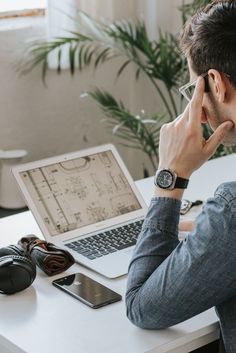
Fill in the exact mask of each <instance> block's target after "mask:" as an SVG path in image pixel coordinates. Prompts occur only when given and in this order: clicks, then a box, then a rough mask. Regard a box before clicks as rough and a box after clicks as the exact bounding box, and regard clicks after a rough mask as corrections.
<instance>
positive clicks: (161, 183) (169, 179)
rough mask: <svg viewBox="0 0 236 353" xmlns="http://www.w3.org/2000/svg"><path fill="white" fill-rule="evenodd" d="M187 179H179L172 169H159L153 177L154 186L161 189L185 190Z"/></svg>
mask: <svg viewBox="0 0 236 353" xmlns="http://www.w3.org/2000/svg"><path fill="white" fill-rule="evenodd" d="M188 182H189V180H188V179H184V178H180V177H178V175H177V174H176V172H175V171H173V170H172V169H159V170H157V172H156V175H155V177H154V184H155V185H156V186H158V187H159V188H161V189H168V190H173V189H186V188H187V186H188Z"/></svg>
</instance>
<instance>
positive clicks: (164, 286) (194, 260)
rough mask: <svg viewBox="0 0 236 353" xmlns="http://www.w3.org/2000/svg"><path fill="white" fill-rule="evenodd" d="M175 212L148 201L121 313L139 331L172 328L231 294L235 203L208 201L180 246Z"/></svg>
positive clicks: (162, 202)
mask: <svg viewBox="0 0 236 353" xmlns="http://www.w3.org/2000/svg"><path fill="white" fill-rule="evenodd" d="M233 205H234V206H233ZM180 206H181V202H180V201H179V200H175V199H171V198H153V199H152V201H151V204H150V207H149V210H148V213H147V216H146V218H145V221H144V224H143V227H142V231H141V233H140V235H139V238H138V241H137V244H136V247H135V249H134V252H133V256H132V259H131V263H130V266H129V273H128V282H127V291H126V308H127V316H128V318H129V319H130V320H131V321H132V322H133V323H134V324H135V325H137V326H139V327H142V328H149V329H160V328H166V327H169V326H172V325H175V324H177V323H179V322H182V321H184V320H186V319H188V318H190V317H192V316H194V315H196V314H199V313H201V312H202V311H204V310H206V309H209V308H210V307H212V306H215V305H216V304H218V303H221V302H222V301H224V300H227V299H228V298H230V297H232V296H233V295H235V294H236V271H235V268H236V241H235V237H236V230H235V227H234V228H232V222H231V219H232V215H233V214H234V215H235V209H233V207H235V201H234V202H233V203H232V202H228V201H227V200H226V199H225V198H224V197H223V196H222V195H221V194H219V193H218V194H216V195H215V197H214V198H211V199H209V200H208V201H207V203H206V204H205V206H204V208H203V211H202V212H201V214H200V215H199V216H198V217H197V220H196V227H195V229H194V231H192V232H191V233H189V234H188V235H187V237H186V238H185V240H184V241H179V239H178V224H179V213H180ZM232 271H233V273H232ZM222 280H223V283H224V286H222Z"/></svg>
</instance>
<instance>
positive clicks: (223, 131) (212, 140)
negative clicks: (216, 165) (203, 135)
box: [204, 120, 234, 157]
mask: <svg viewBox="0 0 236 353" xmlns="http://www.w3.org/2000/svg"><path fill="white" fill-rule="evenodd" d="M233 126H234V124H233V122H232V121H229V120H228V121H225V122H223V123H222V124H220V125H219V126H218V128H217V129H216V130H215V132H214V133H213V134H212V135H211V136H210V137H209V139H208V140H207V142H206V145H205V148H204V149H205V152H206V154H207V155H208V156H209V157H210V156H212V155H213V154H214V152H215V150H216V149H217V147H219V145H220V144H221V143H222V142H223V140H224V138H225V137H226V136H227V135H228V133H229V131H230V130H231V129H232V127H233Z"/></svg>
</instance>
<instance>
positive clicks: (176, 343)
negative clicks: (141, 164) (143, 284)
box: [0, 155, 236, 353]
mask: <svg viewBox="0 0 236 353" xmlns="http://www.w3.org/2000/svg"><path fill="white" fill-rule="evenodd" d="M235 165H236V155H233V156H228V157H225V158H221V159H219V160H217V161H210V162H208V164H207V165H205V166H204V167H203V168H202V169H201V171H199V172H197V173H195V175H194V176H193V177H192V179H191V183H190V187H189V190H188V191H186V197H190V198H191V196H192V197H193V199H195V198H200V197H203V196H204V198H205V197H208V196H210V195H211V194H212V193H213V191H214V189H215V187H216V186H217V184H219V183H220V182H222V181H224V180H232V179H235V178H236V167H235ZM219 166H220V169H217V167H218V168H219ZM216 171H217V172H216ZM233 172H234V176H233V177H232V174H231V178H230V177H229V175H228V174H229V173H233ZM137 185H138V187H139V188H140V191H141V192H142V193H143V195H144V197H145V199H146V201H147V202H149V200H150V197H151V196H152V191H153V184H152V178H148V179H145V180H141V181H138V182H137ZM30 233H33V234H36V235H38V236H41V232H40V230H39V228H38V226H37V224H36V222H35V220H34V218H33V216H32V214H31V212H29V211H27V212H24V213H20V214H17V215H14V216H10V217H6V218H2V219H0V246H5V245H9V244H15V243H16V242H17V240H18V239H19V238H20V237H22V236H23V235H26V234H30ZM78 271H80V272H83V273H85V274H88V275H89V276H91V277H92V278H94V279H96V280H98V281H100V282H101V283H103V284H105V285H107V286H108V287H110V288H112V289H113V290H115V291H117V292H119V293H120V294H122V295H123V298H124V293H125V286H126V276H124V277H122V278H119V279H115V280H109V279H106V278H104V277H102V276H100V275H98V274H96V273H94V272H92V271H89V270H87V269H85V268H83V267H82V266H79V265H74V266H72V267H71V268H70V270H68V271H67V274H69V273H74V272H78ZM62 275H64V274H62ZM62 275H58V276H54V277H51V278H49V277H47V276H46V275H44V274H43V273H42V272H41V271H40V270H38V274H37V278H36V280H35V281H34V283H33V285H32V286H31V287H29V288H27V289H26V290H25V291H23V292H20V293H18V294H15V295H12V296H4V295H0V313H1V317H0V353H9V352H13V353H22V352H27V353H42V352H43V353H54V352H55V353H67V352H68V353H143V352H149V353H151V352H152V353H154V352H158V353H164V352H169V353H174V352H175V353H186V352H189V351H190V350H193V349H196V348H198V347H200V346H202V345H205V344H207V343H209V342H212V341H214V340H215V339H217V338H218V334H219V329H218V320H217V317H216V314H215V312H214V309H210V310H208V311H206V312H204V313H202V314H200V315H198V316H195V317H194V318H192V319H190V320H187V321H185V322H183V323H181V324H179V325H176V326H174V327H172V328H169V329H167V330H160V331H156V330H153V331H148V330H142V329H139V328H137V327H135V326H133V325H132V324H131V323H130V322H129V321H128V319H127V318H126V314H125V304H124V300H122V301H121V302H118V303H114V304H112V305H108V306H106V307H103V308H100V309H96V310H94V309H90V308H89V307H87V306H86V305H84V304H82V303H80V302H79V301H77V300H76V299H74V298H72V297H70V296H69V295H67V294H66V293H63V292H62V291H59V290H58V289H57V288H55V287H53V286H52V284H51V281H52V280H53V279H55V278H58V277H60V276H62Z"/></svg>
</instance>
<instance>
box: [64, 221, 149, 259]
mask: <svg viewBox="0 0 236 353" xmlns="http://www.w3.org/2000/svg"><path fill="white" fill-rule="evenodd" d="M142 224H143V220H140V221H137V222H134V223H130V224H126V225H124V226H122V227H118V228H115V229H111V230H108V231H105V232H102V233H98V234H95V235H92V236H90V237H88V238H84V239H81V240H76V241H73V242H71V243H68V244H65V245H66V246H67V247H68V248H70V249H72V250H74V251H76V252H78V253H79V254H81V255H83V256H85V257H87V258H88V259H90V260H94V259H96V258H98V257H101V256H105V255H108V254H111V253H113V252H116V251H119V250H123V249H125V248H128V247H130V246H132V245H135V244H136V241H137V238H138V235H139V233H140V231H141V228H142Z"/></svg>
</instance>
